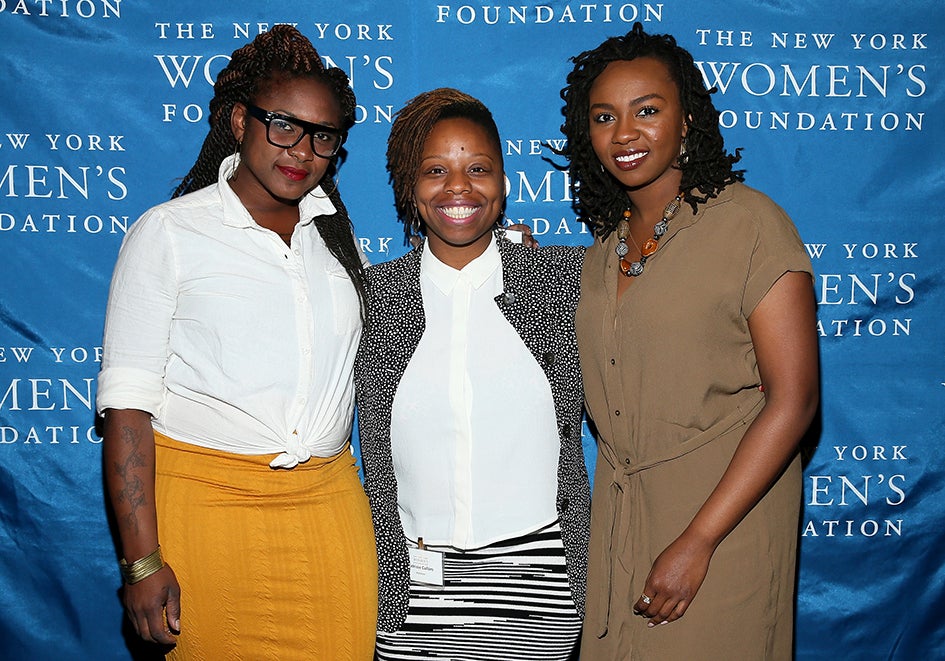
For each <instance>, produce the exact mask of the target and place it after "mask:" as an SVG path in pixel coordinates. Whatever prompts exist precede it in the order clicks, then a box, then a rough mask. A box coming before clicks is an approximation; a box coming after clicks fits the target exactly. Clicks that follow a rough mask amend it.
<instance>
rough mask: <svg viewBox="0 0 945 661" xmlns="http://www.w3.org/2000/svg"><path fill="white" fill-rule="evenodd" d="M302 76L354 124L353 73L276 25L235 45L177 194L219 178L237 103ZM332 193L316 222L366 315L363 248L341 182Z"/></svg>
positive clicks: (230, 146) (331, 170) (231, 145)
mask: <svg viewBox="0 0 945 661" xmlns="http://www.w3.org/2000/svg"><path fill="white" fill-rule="evenodd" d="M298 78H311V79H314V80H317V81H319V82H321V83H324V84H325V85H327V87H328V88H329V89H330V90H331V91H332V93H333V94H334V95H335V97H336V98H337V100H338V103H339V105H340V106H341V114H342V121H343V125H342V128H343V129H344V130H345V131H347V130H348V129H350V128H351V127H352V126H353V125H354V113H355V109H356V103H357V102H356V100H355V96H354V92H353V91H352V90H351V87H350V86H349V84H348V76H347V74H345V72H344V71H342V70H341V69H338V68H337V67H325V65H324V64H323V63H322V59H321V57H320V56H319V55H318V51H317V50H315V47H314V46H312V43H311V42H310V41H309V40H308V39H307V38H306V37H305V36H304V35H302V34H301V33H300V32H299V31H298V30H296V29H295V28H294V27H292V26H290V25H276V26H274V27H273V28H272V29H271V30H269V31H268V32H263V33H262V34H260V35H259V36H257V37H256V38H255V39H254V40H253V41H252V42H250V43H248V44H246V45H245V46H243V47H241V48H239V49H238V50H236V51H234V52H233V55H232V56H231V59H230V62H229V64H227V66H226V67H225V68H224V69H223V70H222V71H221V72H220V74H219V75H218V76H217V80H216V83H215V84H214V86H213V93H214V94H213V98H212V99H211V100H210V114H209V118H208V121H209V123H210V131H209V132H208V133H207V137H206V138H205V139H204V142H203V146H202V147H201V149H200V154H199V155H198V156H197V160H196V162H195V163H194V164H193V166H191V168H190V171H189V172H187V174H186V175H184V177H183V178H182V180H181V182H180V184H179V185H178V186H177V188H176V189H175V190H174V193H173V195H172V196H171V197H180V196H181V195H185V194H187V193H190V192H193V191H196V190H200V189H201V188H204V187H206V186H209V185H211V184H215V183H216V182H217V179H218V176H219V175H218V173H219V169H220V164H221V163H222V162H223V160H224V159H225V158H226V157H227V156H229V155H230V154H232V153H234V152H235V151H236V149H237V141H236V137H235V136H234V135H233V131H232V129H231V127H230V115H231V113H232V112H233V106H234V105H236V104H237V103H242V104H244V105H246V104H252V103H254V102H255V99H256V97H257V96H259V95H261V94H264V93H266V92H268V91H269V90H272V89H274V88H276V87H278V86H279V85H281V84H284V83H285V82H286V81H288V80H295V79H298ZM335 166H336V159H335V158H332V160H331V163H330V164H329V166H328V170H327V171H326V172H325V177H324V178H323V181H325V180H330V179H331V178H332V177H333V176H334V174H335ZM329 199H330V200H331V201H332V203H333V204H334V206H335V210H336V212H335V213H334V214H332V215H330V216H320V217H318V218H315V219H314V224H315V227H316V228H317V229H318V233H319V234H320V235H321V237H322V239H323V240H324V241H325V244H326V245H327V246H328V249H329V251H330V252H331V254H332V255H334V257H335V259H337V260H338V261H339V262H340V263H341V265H342V266H343V267H344V269H345V271H346V272H347V274H348V277H349V278H351V282H352V283H353V284H354V287H355V290H356V291H357V293H358V298H359V300H360V302H361V319H362V321H363V320H364V319H365V318H366V314H365V309H364V306H365V300H366V297H365V295H364V267H363V265H362V263H361V253H360V252H359V251H358V249H357V246H356V244H355V239H354V233H353V230H352V226H351V220H350V218H349V217H348V212H347V210H346V209H345V206H344V204H343V203H342V201H341V196H340V194H339V192H338V188H337V186H335V187H333V188H332V191H331V192H330V193H329Z"/></svg>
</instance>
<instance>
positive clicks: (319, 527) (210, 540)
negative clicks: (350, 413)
mask: <svg viewBox="0 0 945 661" xmlns="http://www.w3.org/2000/svg"><path fill="white" fill-rule="evenodd" d="M155 446H156V447H155V497H156V503H157V512H158V534H159V536H160V543H161V550H162V551H163V554H164V558H165V560H166V561H167V563H168V564H169V565H170V566H171V568H172V569H173V570H174V573H175V574H176V575H177V580H178V581H179V582H180V586H181V633H180V636H179V638H178V643H177V646H176V647H175V648H174V650H173V651H172V652H171V653H170V654H169V655H168V657H167V658H168V659H187V660H192V659H208V660H217V659H227V660H234V659H247V660H249V659H252V660H253V661H256V660H263V659H274V660H275V659H279V660H280V661H284V660H286V659H306V660H307V661H308V660H311V659H331V660H332V661H348V660H351V661H368V660H369V659H371V658H372V656H373V653H374V636H375V625H376V619H377V556H376V553H375V549H374V533H373V529H372V525H371V512H370V509H369V507H368V502H367V498H366V497H365V495H364V490H363V489H362V487H361V483H360V481H359V479H358V474H357V468H356V467H355V465H354V458H353V457H352V456H351V453H350V452H349V451H348V450H347V449H345V450H344V451H342V452H341V453H340V454H338V455H336V456H334V457H329V458H326V459H321V458H317V457H313V458H311V459H310V460H309V461H307V462H305V463H304V464H300V465H299V466H297V467H296V468H294V469H292V470H273V469H271V468H269V461H270V460H271V459H272V456H271V455H266V456H253V455H237V454H230V453H227V452H218V451H215V450H208V449H206V448H202V447H198V446H195V445H191V444H189V443H181V442H178V441H175V440H173V439H170V438H168V437H166V436H163V435H161V434H155Z"/></svg>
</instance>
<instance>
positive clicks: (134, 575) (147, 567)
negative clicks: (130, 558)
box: [118, 545, 164, 585]
mask: <svg viewBox="0 0 945 661" xmlns="http://www.w3.org/2000/svg"><path fill="white" fill-rule="evenodd" d="M118 567H119V568H120V569H121V577H122V578H123V579H124V581H125V583H127V584H128V585H134V584H135V583H138V582H140V581H143V580H144V579H146V578H147V577H148V576H150V575H151V574H154V573H156V572H159V571H161V570H162V569H164V558H162V557H161V547H160V545H159V546H158V547H157V548H156V549H154V550H153V551H152V552H151V553H149V554H148V555H146V556H144V557H143V558H141V559H139V560H135V561H134V562H132V563H131V564H130V565H129V564H128V563H127V562H126V561H125V559H124V558H122V559H121V560H119V561H118Z"/></svg>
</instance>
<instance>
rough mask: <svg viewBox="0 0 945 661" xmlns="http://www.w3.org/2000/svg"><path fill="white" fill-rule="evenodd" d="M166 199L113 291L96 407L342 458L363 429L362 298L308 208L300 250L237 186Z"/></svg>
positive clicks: (158, 425) (312, 207)
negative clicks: (357, 370)
mask: <svg viewBox="0 0 945 661" xmlns="http://www.w3.org/2000/svg"><path fill="white" fill-rule="evenodd" d="M235 166H236V161H235V160H234V157H230V158H228V159H227V160H226V161H224V163H223V165H222V166H221V167H220V177H219V180H218V182H217V184H215V185H212V186H208V187H206V188H204V189H202V190H199V191H196V192H194V193H191V194H189V195H185V196H182V197H180V198H177V199H175V200H171V201H170V202H165V203H164V204H161V205H158V206H156V207H154V208H152V209H150V210H149V211H148V212H146V213H145V214H144V215H143V216H142V217H141V218H140V219H139V220H138V221H137V222H135V224H134V225H133V226H132V228H131V230H129V232H128V235H127V236H126V237H125V240H124V242H123V244H122V247H121V251H120V253H119V256H118V262H117V264H116V266H115V273H114V276H113V278H112V284H111V290H110V292H109V300H108V312H107V315H106V321H105V339H104V355H103V360H102V371H101V373H100V374H99V383H98V396H97V403H96V407H97V409H98V410H99V412H101V411H103V410H105V409H109V408H115V409H141V410H144V411H147V412H149V413H151V415H152V416H153V426H154V428H155V429H156V430H157V431H159V432H161V433H163V434H165V435H167V436H170V437H171V438H174V439H176V440H179V441H184V442H187V443H193V444H195V445H200V446H203V447H207V448H212V449H215V450H223V451H226V452H232V453H236V454H270V453H273V454H278V456H277V457H276V458H275V459H274V460H273V461H272V463H271V465H272V466H273V467H274V468H291V467H293V466H295V465H297V464H298V463H299V462H303V461H306V460H308V459H309V458H310V457H311V456H313V455H314V456H322V457H325V456H331V455H333V454H337V453H338V452H340V451H341V450H342V449H343V448H344V447H345V445H346V443H347V441H348V438H349V436H350V434H351V423H352V412H353V407H354V384H353V377H352V366H353V362H354V356H355V351H356V349H357V345H358V339H359V338H360V335H361V320H360V316H359V307H358V298H357V294H356V292H355V289H354V286H353V285H352V283H351V280H350V279H349V278H348V276H347V274H346V273H345V270H344V268H343V267H342V266H341V264H340V263H338V261H337V260H336V259H335V258H334V257H333V256H332V255H331V253H330V252H329V251H328V247H327V246H326V245H325V243H324V241H322V238H321V236H320V235H319V234H318V230H317V229H316V228H315V226H314V224H313V223H312V222H311V219H312V217H314V216H316V215H321V214H326V213H333V212H334V206H333V205H332V203H331V202H330V201H329V200H328V199H327V197H326V196H325V195H324V193H323V192H322V191H321V189H320V188H316V189H315V190H314V191H313V192H312V193H310V194H309V195H307V196H306V197H305V198H304V199H303V200H302V202H301V204H300V213H301V216H300V217H301V222H300V223H299V224H298V225H297V226H296V227H295V231H294V234H293V235H292V240H291V247H290V246H287V245H286V244H285V242H283V241H282V239H280V238H279V236H278V235H277V234H275V233H274V232H272V231H270V230H267V229H265V228H263V227H261V226H259V225H257V224H256V222H255V221H254V220H253V218H252V217H251V216H250V214H249V212H248V211H247V210H246V209H245V208H244V207H243V205H242V203H241V202H240V200H239V198H238V197H237V196H236V194H235V193H234V192H233V190H232V189H231V188H230V186H229V184H228V183H227V182H226V175H227V174H228V173H229V172H231V171H232V169H233V168H235Z"/></svg>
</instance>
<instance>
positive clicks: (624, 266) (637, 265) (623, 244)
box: [614, 192, 683, 278]
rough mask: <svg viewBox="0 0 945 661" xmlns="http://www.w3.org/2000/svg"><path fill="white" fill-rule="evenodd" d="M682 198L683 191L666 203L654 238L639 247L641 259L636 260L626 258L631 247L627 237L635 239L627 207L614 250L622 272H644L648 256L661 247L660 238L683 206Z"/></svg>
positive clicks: (626, 273)
mask: <svg viewBox="0 0 945 661" xmlns="http://www.w3.org/2000/svg"><path fill="white" fill-rule="evenodd" d="M682 199H683V193H682V192H680V193H679V195H677V196H676V197H675V198H673V200H672V201H671V202H670V203H669V204H667V205H666V208H665V209H663V218H662V220H660V222H658V223H656V225H655V226H654V227H653V238H652V239H647V240H646V241H644V242H643V245H642V246H639V247H638V248H637V249H638V250H639V251H640V259H639V260H638V261H636V262H628V261H627V259H626V257H627V253H628V252H630V248H629V246H627V237H628V236H629V237H630V240H631V241H633V235H632V234H630V215H631V213H630V209H626V210H625V211H624V212H623V220H621V221H620V222H619V223H618V224H617V239H618V240H619V241H620V242H619V243H618V244H617V247H616V248H614V252H616V253H617V259H618V260H619V262H618V265H619V267H620V272H621V273H623V274H624V275H625V276H627V277H628V278H635V277H637V276H638V275H640V274H642V273H643V266H644V265H645V264H646V260H647V258H648V257H650V255H652V254H653V253H655V252H656V251H657V250H658V249H659V247H660V239H661V238H663V235H664V234H666V228H667V227H668V226H669V221H671V220H672V219H673V216H675V215H676V213H677V212H678V211H679V208H680V207H681V206H682ZM633 245H634V246H636V241H634V243H633Z"/></svg>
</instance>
